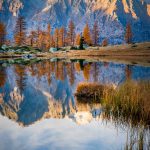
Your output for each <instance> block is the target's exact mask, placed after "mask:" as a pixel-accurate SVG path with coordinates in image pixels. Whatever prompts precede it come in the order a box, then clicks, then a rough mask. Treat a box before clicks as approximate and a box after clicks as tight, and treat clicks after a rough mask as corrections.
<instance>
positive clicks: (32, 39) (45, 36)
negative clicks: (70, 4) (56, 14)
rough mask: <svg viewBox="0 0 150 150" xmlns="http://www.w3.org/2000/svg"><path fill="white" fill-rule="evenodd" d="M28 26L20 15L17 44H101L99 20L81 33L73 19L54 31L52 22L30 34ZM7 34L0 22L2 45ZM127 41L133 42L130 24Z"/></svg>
mask: <svg viewBox="0 0 150 150" xmlns="http://www.w3.org/2000/svg"><path fill="white" fill-rule="evenodd" d="M26 27H27V24H26V21H25V19H24V17H21V16H20V17H18V19H17V21H16V26H15V31H14V43H15V45H17V46H21V45H30V46H32V47H37V48H39V49H42V50H45V51H47V50H49V49H50V48H51V47H54V48H59V47H65V46H71V47H74V46H75V45H78V46H80V47H79V48H80V49H83V44H87V45H89V46H98V45H99V39H100V29H99V26H98V22H97V21H95V22H94V25H93V27H92V29H90V27H89V25H88V23H86V25H85V27H84V29H83V31H82V33H81V34H80V33H76V32H75V24H74V22H73V21H72V20H70V21H69V24H68V27H67V28H65V27H63V26H62V27H60V28H55V30H54V31H53V32H52V29H51V25H50V24H48V25H47V29H45V30H42V29H40V27H38V28H37V29H36V30H32V31H30V33H29V34H26V33H27V28H26ZM6 35H7V32H6V26H5V25H4V23H2V22H0V46H2V45H3V44H8V43H9V42H8V40H6ZM125 41H126V43H131V42H132V31H131V26H130V24H128V25H127V26H126V32H125ZM101 45H102V46H107V45H108V40H107V38H105V39H104V40H103V41H102V44H101Z"/></svg>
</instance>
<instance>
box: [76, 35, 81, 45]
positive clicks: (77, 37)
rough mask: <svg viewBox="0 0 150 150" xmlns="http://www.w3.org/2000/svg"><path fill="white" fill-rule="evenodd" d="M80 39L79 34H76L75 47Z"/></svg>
mask: <svg viewBox="0 0 150 150" xmlns="http://www.w3.org/2000/svg"><path fill="white" fill-rule="evenodd" d="M80 39H81V36H80V34H77V35H76V41H75V44H76V45H80Z"/></svg>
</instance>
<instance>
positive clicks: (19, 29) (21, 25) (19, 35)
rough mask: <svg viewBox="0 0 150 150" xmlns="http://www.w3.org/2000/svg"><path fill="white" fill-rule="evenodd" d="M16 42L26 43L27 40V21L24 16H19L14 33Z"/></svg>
mask: <svg viewBox="0 0 150 150" xmlns="http://www.w3.org/2000/svg"><path fill="white" fill-rule="evenodd" d="M14 39H15V44H16V45H24V44H25V41H26V22H25V19H24V17H18V19H17V22H16V28H15V34H14Z"/></svg>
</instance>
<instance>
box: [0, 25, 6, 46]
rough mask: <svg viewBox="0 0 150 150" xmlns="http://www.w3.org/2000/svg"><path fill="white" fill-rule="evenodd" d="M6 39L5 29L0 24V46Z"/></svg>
mask: <svg viewBox="0 0 150 150" xmlns="http://www.w3.org/2000/svg"><path fill="white" fill-rule="evenodd" d="M5 39H6V27H5V25H4V23H2V22H0V46H2V45H3V44H4V43H5Z"/></svg>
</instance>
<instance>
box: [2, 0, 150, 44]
mask: <svg viewBox="0 0 150 150" xmlns="http://www.w3.org/2000/svg"><path fill="white" fill-rule="evenodd" d="M19 14H20V15H23V16H25V18H26V20H27V22H28V27H29V29H30V30H31V29H32V28H37V26H38V25H39V24H40V25H41V27H42V28H45V27H46V24H47V23H51V25H52V26H53V28H55V27H60V26H62V25H63V26H66V25H67V24H68V21H69V20H70V19H72V20H73V21H74V22H75V24H76V31H77V32H81V31H82V29H83V26H84V25H85V23H86V22H88V23H89V25H90V27H91V26H92V25H93V23H94V21H95V20H97V21H98V23H99V27H100V33H101V39H100V40H102V39H103V38H108V39H109V40H110V42H112V43H120V42H123V40H124V36H123V35H124V31H125V26H126V24H127V23H130V24H131V25H132V30H133V38H134V40H135V41H149V40H150V2H149V0H34V1H33V0H28V1H26V0H6V1H4V0H0V17H1V20H3V21H5V22H6V23H7V25H8V29H10V31H12V30H13V25H14V22H15V21H13V20H14V19H15V18H16V17H17V16H18V15H19ZM10 27H11V28H10Z"/></svg>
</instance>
